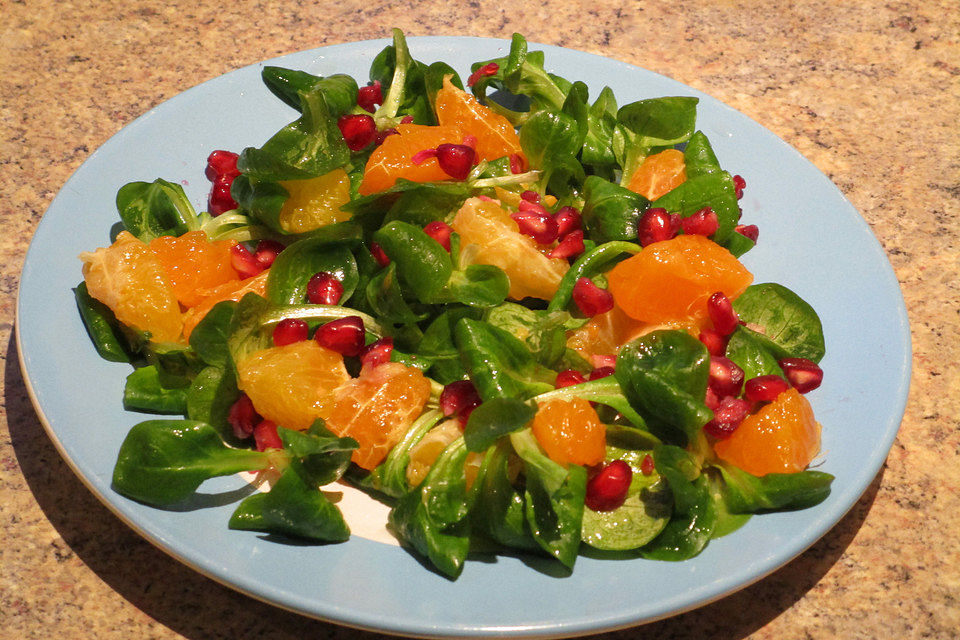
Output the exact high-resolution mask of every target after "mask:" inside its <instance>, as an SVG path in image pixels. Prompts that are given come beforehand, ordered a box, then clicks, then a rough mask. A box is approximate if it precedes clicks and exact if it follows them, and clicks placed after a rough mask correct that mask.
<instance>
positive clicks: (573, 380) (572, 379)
mask: <svg viewBox="0 0 960 640" xmlns="http://www.w3.org/2000/svg"><path fill="white" fill-rule="evenodd" d="M586 381H587V379H586V378H584V377H583V374H582V373H580V372H579V371H577V370H576V369H564V370H563V371H561V372H560V373H558V374H557V379H556V381H554V383H553V386H554V387H556V388H557V389H563V388H564V387H571V386H573V385H575V384H580V383H581V382H586Z"/></svg>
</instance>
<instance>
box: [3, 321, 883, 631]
mask: <svg viewBox="0 0 960 640" xmlns="http://www.w3.org/2000/svg"><path fill="white" fill-rule="evenodd" d="M5 376H6V384H5V389H4V400H5V404H6V409H7V421H8V425H9V429H10V438H11V442H12V445H13V449H14V452H15V453H16V456H17V462H18V463H19V465H20V469H21V470H22V472H23V475H24V478H25V479H26V481H27V484H28V485H29V487H30V490H31V492H32V493H33V496H34V498H35V499H36V501H37V503H38V504H39V506H40V508H41V509H42V510H43V512H44V514H45V515H46V517H47V519H48V520H49V521H50V523H51V524H52V525H53V526H54V527H55V528H56V530H57V532H58V533H59V534H60V536H61V537H62V538H63V540H64V542H65V543H66V544H67V545H69V547H70V549H71V550H72V551H73V552H74V553H75V554H76V555H77V556H78V557H79V558H80V560H82V561H83V562H84V564H86V565H87V567H89V568H90V569H91V570H92V571H94V572H95V573H96V574H97V576H99V577H100V579H102V580H103V581H104V582H106V583H107V584H108V585H110V587H111V588H112V589H113V590H114V591H116V592H117V593H118V594H120V596H122V597H123V598H125V599H126V600H127V601H129V602H130V603H131V604H133V605H134V606H135V607H137V608H138V609H140V610H141V611H143V612H144V613H145V614H146V615H148V616H150V617H151V618H153V619H155V620H157V621H158V622H160V623H161V624H163V625H165V626H167V627H168V628H170V629H172V630H173V631H175V632H177V633H179V634H181V635H183V636H185V637H187V638H191V639H195V640H200V639H203V638H212V637H226V636H230V637H237V638H254V637H256V638H258V640H270V639H272V638H351V639H354V638H355V639H357V640H365V639H372V638H380V637H384V636H382V635H381V634H376V633H368V632H361V631H356V630H347V629H345V628H342V627H339V626H337V625H333V624H330V623H326V622H322V621H319V620H313V619H310V618H306V617H303V616H301V615H299V614H295V613H290V612H288V611H284V610H282V609H278V608H275V607H273V606H271V605H268V604H265V603H262V602H259V601H257V600H254V599H253V598H250V597H248V596H245V595H243V594H240V593H237V592H235V591H233V590H231V589H229V588H227V587H224V586H222V585H220V584H219V583H216V582H214V581H212V580H210V579H209V578H206V577H204V576H202V575H200V574H198V573H196V572H195V571H193V570H192V569H190V568H188V567H186V566H185V565H182V564H180V562H178V561H177V560H174V559H173V558H171V557H169V556H167V555H166V554H165V553H163V552H162V551H160V550H159V549H157V548H156V547H154V546H153V545H151V544H150V543H148V542H147V541H146V540H144V539H143V538H141V537H140V536H139V535H137V534H136V533H134V532H133V530H131V529H130V528H129V527H127V526H126V525H125V524H123V523H122V522H121V521H120V520H118V519H117V518H116V517H115V516H114V515H113V514H112V513H111V512H110V511H109V510H108V509H107V508H106V507H104V506H103V505H102V504H101V503H100V502H99V501H98V500H97V499H96V498H95V497H94V496H93V494H91V493H90V492H89V491H88V490H87V489H86V487H85V486H84V485H83V484H82V483H81V482H80V480H79V479H78V478H77V477H76V476H75V475H74V474H73V473H72V471H71V470H70V468H69V467H68V466H67V464H66V463H65V462H64V461H63V459H62V458H61V457H60V455H59V453H58V452H57V450H56V449H55V448H54V446H53V444H52V443H51V441H50V439H49V438H48V437H47V435H46V432H45V431H44V429H43V426H42V425H41V424H40V421H39V419H38V418H37V415H36V413H35V412H34V410H33V406H32V405H31V404H30V400H29V398H28V396H27V391H26V387H25V385H24V381H23V377H22V375H21V372H20V362H19V358H18V357H17V350H16V345H15V342H14V338H13V337H12V336H11V339H10V342H9V344H8V348H7V358H6V370H5ZM882 478H883V470H881V471H880V473H879V474H877V477H876V478H874V480H873V482H872V483H871V484H870V486H869V487H868V488H867V490H866V492H865V493H864V495H863V496H861V498H860V500H859V501H858V502H857V503H856V504H855V505H854V507H853V508H852V509H851V510H850V512H849V513H848V514H847V515H846V516H845V517H844V518H843V519H842V520H841V521H840V522H839V523H838V524H837V525H836V526H835V527H834V528H833V529H831V530H830V531H829V532H828V533H827V534H826V535H825V536H824V537H823V538H821V539H820V540H819V541H818V542H817V543H816V544H814V545H813V546H812V547H811V548H810V549H808V550H807V551H806V552H805V553H803V554H802V555H800V556H799V557H797V558H795V559H794V560H793V561H792V562H790V563H789V564H787V565H786V566H784V567H783V568H781V569H780V570H778V571H776V572H775V573H773V574H771V575H770V576H767V577H766V578H764V579H763V580H761V581H759V582H757V583H756V584H754V585H752V586H750V587H747V588H746V589H743V590H741V591H739V592H738V593H735V594H733V595H731V596H728V597H727V598H724V599H722V600H720V601H718V602H715V603H713V604H710V605H707V606H705V607H702V608H700V609H696V610H694V611H690V612H688V613H685V614H681V615H679V616H675V617H672V618H668V619H666V620H661V621H659V622H653V623H649V624H647V625H645V626H643V627H640V628H637V629H632V630H624V631H618V632H612V633H609V634H601V635H599V636H595V637H597V638H604V639H605V640H618V639H620V638H624V639H626V638H628V637H629V638H635V637H637V634H638V633H642V634H643V635H644V636H645V637H646V636H648V635H649V637H663V638H694V637H695V638H706V637H709V638H713V639H718V640H725V639H736V638H743V637H745V636H748V635H750V634H751V633H753V632H754V631H756V630H757V629H760V628H761V627H763V626H764V625H766V624H767V623H768V622H770V621H771V620H773V619H774V618H776V617H777V616H779V615H780V614H781V613H783V612H784V611H785V610H787V609H788V608H790V606H792V605H793V604H794V603H795V602H796V601H797V600H799V599H801V598H802V597H803V595H804V594H805V593H806V592H807V591H809V590H810V589H812V588H813V587H814V586H815V585H816V584H817V583H818V582H819V581H820V579H821V578H822V577H823V576H824V575H825V574H826V573H827V571H828V570H829V569H830V567H832V566H833V565H834V563H836V561H837V560H838V559H839V558H840V556H841V555H842V554H843V552H844V550H845V549H846V548H847V546H848V545H849V544H850V543H851V542H852V541H853V539H854V537H855V535H856V533H857V531H858V530H859V529H860V527H861V526H862V525H863V522H864V520H865V518H866V516H867V513H869V511H870V507H871V505H872V504H873V501H874V498H875V497H876V495H877V491H878V489H879V486H880V482H881V480H882ZM51 553H52V552H51ZM481 561H482V560H481ZM532 568H536V567H532ZM541 570H542V568H541Z"/></svg>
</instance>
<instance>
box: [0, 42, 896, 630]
mask: <svg viewBox="0 0 960 640" xmlns="http://www.w3.org/2000/svg"><path fill="white" fill-rule="evenodd" d="M408 43H409V46H410V50H411V53H412V54H413V56H414V57H415V58H416V59H418V60H422V61H424V62H427V63H430V62H433V61H440V60H442V61H445V62H447V63H448V64H450V65H451V66H453V67H454V68H455V69H456V70H457V71H458V72H460V73H461V74H462V75H463V76H464V77H466V75H467V74H468V73H469V70H470V64H471V63H473V62H475V61H480V60H485V59H490V58H495V57H500V56H503V55H506V52H507V51H509V48H510V43H509V41H506V40H495V39H485V38H466V37H411V38H409V39H408ZM387 44H389V41H388V40H375V41H366V42H357V43H350V44H343V45H336V46H330V47H323V48H319V49H314V50H311V51H303V52H300V53H295V54H291V55H287V56H283V57H281V58H276V59H274V60H270V61H267V62H264V63H260V64H257V65H252V66H249V67H246V68H243V69H239V70H237V71H234V72H231V73H228V74H226V75H224V76H221V77H219V78H216V79H213V80H210V81H208V82H206V83H204V84H202V85H199V86H197V87H194V88H192V89H190V90H188V91H186V92H184V93H183V94H181V95H179V96H177V97H175V98H173V99H171V100H169V101H167V102H165V103H163V104H161V105H160V106H158V107H156V108H155V109H153V110H151V111H149V112H148V113H146V114H144V115H143V116H141V117H140V118H139V119H137V120H136V121H134V122H133V123H131V124H130V125H128V126H127V127H126V128H124V129H123V130H122V131H121V132H119V133H118V134H117V135H115V136H114V137H113V138H111V139H110V140H109V141H107V142H106V143H105V144H104V145H103V146H102V147H101V148H100V149H98V150H97V151H96V152H94V153H93V154H91V156H90V157H89V159H88V160H87V161H86V162H85V163H84V164H83V166H81V167H80V168H79V169H78V170H77V172H76V173H75V174H74V175H73V177H71V178H70V179H69V181H68V182H67V183H66V184H65V185H64V186H63V188H62V190H61V192H60V194H59V195H58V196H57V197H56V199H55V200H54V201H53V203H52V204H51V205H50V208H49V209H48V211H47V212H46V214H45V216H44V217H43V219H42V221H41V222H40V224H39V226H38V228H37V231H36V233H35V235H34V238H33V240H32V242H31V245H30V248H29V250H28V252H27V256H26V260H25V262H24V267H23V273H22V278H21V283H20V291H19V297H18V303H17V305H18V306H17V325H16V330H17V338H18V348H19V352H20V361H21V366H22V368H23V373H24V379H25V381H26V384H27V387H28V390H29V392H30V395H31V398H32V400H33V402H34V406H35V407H36V409H37V412H38V414H39V416H40V419H41V421H42V422H43V424H44V426H45V428H46V429H47V431H48V433H49V435H50V437H51V439H52V440H53V442H54V444H55V445H56V446H57V448H58V450H59V451H60V453H61V455H63V457H64V458H65V459H66V461H67V462H68V463H69V464H70V466H71V467H72V468H73V470H74V471H75V472H76V473H77V475H78V476H79V477H80V478H81V479H82V480H83V482H84V483H85V484H86V486H87V487H88V488H89V489H90V490H91V491H92V492H93V493H94V494H96V495H97V496H98V498H99V499H100V500H102V501H103V502H104V504H106V505H107V506H108V507H109V508H110V509H111V510H112V511H113V512H114V513H115V514H116V515H117V516H118V517H119V518H120V519H122V520H123V521H124V522H125V523H127V524H128V525H129V526H131V527H132V528H133V529H135V530H136V531H137V532H138V533H140V534H141V535H142V536H144V537H145V538H146V539H148V540H150V541H151V542H152V543H154V544H156V545H157V546H158V547H160V548H161V549H163V550H164V551H166V552H167V553H169V554H170V555H172V556H173V557H175V558H177V559H178V560H180V561H182V562H184V563H185V564H187V565H189V566H190V567H192V568H194V569H195V570H197V571H199V572H200V573H202V574H204V575H206V576H208V577H210V578H212V579H214V580H217V581H219V582H221V583H223V584H226V585H228V586H230V587H232V588H235V589H237V590H239V591H241V592H243V593H246V594H249V595H251V596H253V597H255V598H259V599H261V600H264V601H267V602H270V603H272V604H275V605H278V606H280V607H283V608H286V609H290V610H293V611H296V612H299V613H302V614H304V615H308V616H312V617H316V618H321V619H325V620H330V621H333V622H336V623H339V624H343V625H348V626H353V627H358V628H364V629H372V630H379V631H384V632H388V633H395V634H402V635H414V636H428V637H450V636H471V637H476V636H532V637H537V636H550V637H556V636H573V635H579V634H585V633H590V632H598V631H605V630H612V629H617V628H622V627H627V626H631V625H636V624H641V623H644V622H649V621H653V620H656V619H659V618H663V617H667V616H670V615H674V614H677V613H680V612H683V611H686V610H689V609H692V608H695V607H698V606H701V605H704V604H706V603H708V602H711V601H714V600H716V599H719V598H721V597H723V596H725V595H727V594H730V593H732V592H734V591H736V590H738V589H741V588H743V587H745V586H747V585H749V584H751V583H753V582H755V581H757V580H759V579H761V578H763V577H764V576H766V575H768V574H770V573H771V572H773V571H775V570H776V569H777V568H779V567H781V566H783V565H784V564H786V563H787V562H789V561H790V560H791V559H792V558H794V557H795V556H797V555H798V554H800V553H801V552H803V551H804V550H805V549H806V548H807V547H809V546H810V545H811V544H813V543H814V542H815V541H816V540H818V539H819V538H820V537H821V536H823V535H824V534H825V533H826V532H827V531H829V530H830V528H831V527H833V526H834V525H835V524H836V523H837V522H838V521H839V520H840V519H841V518H842V517H843V515H844V514H845V513H846V512H847V511H848V510H849V509H850V508H851V507H852V506H853V504H854V503H855V502H856V501H857V499H858V498H859V497H860V495H861V494H862V493H863V491H864V490H865V489H866V488H867V487H868V486H869V484H870V482H871V481H872V480H873V478H874V476H875V475H876V473H877V472H878V471H879V469H880V466H881V465H882V464H883V461H884V459H885V458H886V456H887V453H888V451H889V448H890V446H891V445H892V443H893V439H894V437H895V436H896V433H897V429H898V427H899V425H900V420H901V418H902V416H903V411H904V407H905V403H906V396H907V390H908V384H909V377H910V334H909V327H908V323H907V315H906V310H905V308H904V303H903V298H902V296H901V293H900V290H899V286H898V284H897V281H896V278H895V276H894V274H893V271H892V269H891V267H890V265H889V263H888V261H887V258H886V255H885V253H884V251H883V249H882V247H881V246H880V244H879V243H878V242H877V240H876V239H875V238H874V236H873V235H872V234H871V232H870V229H869V227H868V226H867V224H866V223H865V222H864V220H863V219H862V218H861V217H860V215H859V214H858V213H857V211H856V210H855V209H854V208H853V207H852V206H851V205H850V203H849V202H847V200H846V199H845V198H844V197H843V195H842V194H841V193H840V191H839V190H838V189H837V188H836V187H835V186H834V185H833V184H832V183H831V182H830V180H829V179H828V178H827V177H826V176H824V175H823V174H822V173H821V172H820V171H819V170H817V169H816V168H815V167H814V166H813V165H812V164H811V163H810V162H809V161H807V160H806V159H804V158H803V157H802V156H801V155H800V154H799V153H797V152H796V151H795V150H794V149H792V148H791V147H790V146H789V145H787V144H786V143H784V142H783V141H781V140H780V139H779V138H777V137H776V136H775V135H774V134H772V133H771V132H770V131H768V130H766V129H765V128H763V127H762V126H760V125H759V124H757V123H756V122H754V121H752V120H750V119H749V118H747V117H746V116H744V115H743V114H741V113H739V112H737V111H736V110H734V109H732V108H730V107H727V106H726V105H724V104H722V103H720V102H719V101H717V100H715V99H713V98H711V97H709V96H707V95H705V94H703V93H700V92H698V91H695V90H693V89H691V88H689V87H687V86H685V85H683V84H680V83H678V82H676V81H674V80H671V79H669V78H666V77H664V76H661V75H658V74H655V73H652V72H649V71H646V70H643V69H641V68H638V67H635V66H631V65H628V64H625V63H622V62H617V61H614V60H610V59H608V58H604V57H601V56H596V55H591V54H586V53H582V52H577V51H573V50H569V49H563V48H558V47H552V46H546V45H537V44H531V45H530V49H531V50H538V49H539V50H543V51H544V52H545V54H546V67H547V70H548V71H552V72H555V73H557V74H559V75H562V76H564V77H566V78H568V79H570V80H583V81H584V82H586V83H587V85H588V86H589V88H590V93H591V95H594V96H595V95H596V94H597V93H598V92H599V91H600V90H601V89H602V88H603V87H604V86H609V87H610V88H611V89H613V91H614V93H615V94H616V96H617V98H618V100H622V101H623V102H624V103H626V102H630V101H634V100H639V99H642V98H654V97H660V96H670V95H682V96H695V97H697V98H699V99H700V102H699V105H698V118H697V120H698V126H699V128H700V129H702V130H703V131H704V133H706V134H707V136H708V137H709V138H710V140H711V142H712V144H713V147H714V150H715V152H716V154H717V156H718V158H719V159H720V161H721V163H722V164H723V166H725V167H727V168H729V169H730V170H731V171H732V172H735V173H738V174H740V175H742V176H744V178H745V179H746V181H747V185H748V187H747V189H746V192H745V195H744V199H743V201H742V203H741V204H742V207H743V209H744V211H745V212H746V215H748V216H749V222H750V223H752V224H757V225H758V226H759V228H760V233H761V237H760V241H759V243H758V245H757V246H756V248H754V249H753V250H751V251H750V252H749V253H748V254H746V255H745V256H744V258H743V262H744V264H745V266H746V267H747V268H748V269H749V270H750V271H751V272H752V273H753V274H754V275H755V278H756V281H757V282H779V283H782V284H784V285H786V286H788V287H790V289H792V290H793V291H795V292H796V293H797V294H799V295H800V296H801V297H802V298H803V299H804V300H806V301H808V302H809V303H810V304H811V305H812V306H813V307H814V308H815V309H816V310H817V311H818V313H819V314H820V318H821V320H822V323H823V330H824V335H825V338H826V345H827V354H826V357H825V358H824V359H823V360H822V361H821V366H822V368H823V370H824V371H825V373H826V378H825V381H824V384H823V386H822V387H821V388H820V389H818V390H816V391H814V392H813V393H811V394H810V395H809V399H810V401H811V403H812V404H813V407H814V410H815V412H816V415H817V418H818V420H819V421H820V423H821V424H822V425H823V440H822V455H821V458H820V462H819V464H820V465H821V466H820V467H819V468H820V469H821V470H823V471H828V472H829V473H831V474H833V475H834V476H835V477H836V479H835V480H834V483H833V489H832V493H831V495H830V496H829V498H828V499H827V500H825V501H824V502H823V503H821V504H819V505H818V506H816V507H813V508H810V509H805V510H800V511H788V512H781V513H771V514H764V515H762V516H759V517H756V518H752V519H751V520H750V521H749V522H748V523H747V524H746V525H745V526H744V527H743V528H742V529H740V530H738V531H736V532H734V533H733V534H731V535H728V536H726V537H722V538H719V539H716V540H714V541H712V542H711V544H710V545H709V546H708V547H707V548H706V549H705V550H704V551H703V553H701V554H700V555H699V556H697V557H695V558H692V559H690V560H686V561H683V562H676V563H671V562H657V561H651V560H643V559H616V560H613V559H605V558H601V557H596V556H594V557H591V556H586V557H580V558H579V559H578V561H577V564H576V566H575V568H574V570H573V571H572V573H569V574H568V573H565V572H564V573H560V572H558V571H557V570H556V567H555V565H554V564H553V563H551V562H549V561H547V560H544V561H541V560H540V559H539V558H535V557H532V556H524V555H497V556H494V555H484V554H476V555H472V556H471V557H470V560H469V561H468V562H467V565H466V567H465V569H464V571H463V573H462V575H461V576H460V577H459V578H458V579H457V580H455V581H451V580H449V579H447V578H445V577H443V576H442V575H440V574H438V573H436V572H434V571H431V570H428V569H427V568H426V567H425V566H424V565H423V564H421V562H420V561H418V560H417V558H416V557H415V556H414V555H411V554H409V553H407V552H405V551H404V550H402V549H401V548H399V547H398V546H397V545H395V544H389V543H385V541H384V539H383V538H382V536H381V534H380V533H379V532H378V528H377V526H376V525H375V524H373V525H369V526H368V527H366V528H365V527H364V526H357V527H354V531H355V532H359V534H358V533H355V535H354V536H352V537H351V539H350V540H349V541H348V542H345V543H341V544H328V545H300V544H283V543H278V542H277V541H276V539H275V538H271V537H270V536H265V535H257V534H252V533H251V532H248V531H237V530H231V529H228V528H227V521H228V520H229V518H230V514H231V513H232V510H233V508H234V505H232V504H231V503H232V502H233V500H226V499H222V498H223V496H224V494H226V495H233V496H236V495H237V494H239V493H243V492H244V491H245V490H246V489H245V488H246V486H247V485H246V483H245V481H244V480H243V479H242V478H239V477H227V478H219V479H217V480H212V481H209V482H207V483H205V484H204V485H203V486H202V487H201V489H200V493H199V494H198V495H197V496H196V497H195V498H194V499H192V500H191V501H189V502H188V503H187V504H185V505H178V507H177V508H176V509H157V508H154V507H149V506H146V505H143V504H140V503H137V502H135V501H132V500H129V499H127V498H125V497H123V496H121V495H120V494H118V493H116V492H114V491H113V490H112V489H111V477H112V472H113V466H114V463H115V461H116V455H117V451H118V449H119V447H120V444H121V442H122V441H123V439H124V437H125V436H126V434H127V432H128V431H129V430H130V427H131V426H132V425H134V424H135V423H137V422H140V421H142V420H143V419H144V416H143V414H137V413H132V412H128V411H125V410H124V409H123V407H122V404H121V401H120V398H121V397H122V392H123V387H124V380H125V377H126V375H127V373H128V372H129V367H128V366H127V365H123V364H117V363H111V362H107V361H105V360H102V359H100V358H99V356H98V355H97V353H96V351H95V350H94V348H93V346H92V345H91V344H90V341H89V338H88V336H87V334H86V331H85V329H84V326H83V323H82V321H81V319H80V316H79V314H78V313H77V311H76V305H75V303H74V296H73V291H72V289H73V287H75V286H76V285H77V283H78V282H80V280H81V271H80V261H79V260H78V259H77V255H78V254H79V253H81V252H82V251H85V250H90V249H92V248H94V247H98V246H106V245H107V244H109V231H110V228H111V226H112V225H113V224H115V223H116V221H117V212H116V209H115V204H114V202H115V196H116V192H117V189H118V188H119V187H120V186H122V185H123V184H126V183H127V182H131V181H135V180H143V181H152V180H154V179H155V178H158V177H162V178H164V179H167V180H174V181H180V183H181V184H182V185H183V188H184V190H185V192H186V194H187V196H188V197H189V198H190V200H191V201H192V202H193V203H194V205H195V206H196V207H197V208H198V209H202V208H204V205H205V202H206V195H207V193H208V191H209V186H210V185H209V182H208V181H207V180H206V179H205V178H204V175H203V169H204V166H205V163H206V158H207V155H208V154H209V153H210V151H212V150H214V149H230V150H234V151H240V150H241V149H243V148H244V147H248V146H258V145H260V144H262V143H263V142H264V141H265V140H266V139H267V138H269V137H270V135H272V134H273V133H274V132H275V131H276V130H277V129H278V128H280V127H281V126H283V125H284V124H286V123H288V122H290V121H292V120H293V119H294V118H295V117H296V114H295V112H294V111H293V110H292V109H289V108H287V107H285V106H283V105H282V104H280V103H278V102H277V100H276V98H275V97H274V96H272V95H271V94H270V92H269V91H268V90H267V89H266V87H264V86H263V84H262V82H261V80H260V70H261V68H262V67H263V66H264V65H267V64H270V65H278V66H283V67H288V68H292V69H302V70H305V71H308V72H310V73H312V74H314V75H318V76H327V75H331V74H334V73H347V74H349V75H352V76H353V77H355V78H357V79H358V81H360V82H361V83H362V82H364V81H365V80H366V78H367V74H368V70H369V68H370V63H371V61H372V60H373V58H374V57H375V56H376V54H377V53H379V52H380V51H381V50H382V49H383V47H384V46H386V45H387ZM867 318H868V319H869V321H868V322H867V321H865V319H867ZM343 504H344V511H345V515H346V518H347V521H348V522H349V523H351V525H354V523H355V522H360V521H361V520H362V516H363V515H364V514H363V513H359V512H360V511H363V510H364V509H365V507H364V505H363V503H362V502H359V503H356V502H349V501H345V502H344V503H343ZM351 511H354V512H355V513H351ZM376 513H378V514H382V511H377V512H376ZM368 530H369V532H368Z"/></svg>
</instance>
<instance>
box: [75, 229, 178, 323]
mask: <svg viewBox="0 0 960 640" xmlns="http://www.w3.org/2000/svg"><path fill="white" fill-rule="evenodd" d="M80 260H81V261H82V262H83V279H84V281H85V282H86V283H87V290H88V291H89V292H90V295H91V296H93V297H94V298H96V299H97V300H99V301H100V302H102V303H103V304H105V305H107V306H108V307H109V308H110V310H111V311H113V313H114V315H116V316H117V320H119V321H120V322H122V323H123V324H125V325H127V326H129V327H133V328H134V329H138V330H140V331H149V332H150V334H151V339H152V340H154V341H155V342H175V341H177V340H179V339H180V333H181V332H182V330H183V320H182V319H181V317H180V305H179V304H177V298H176V296H175V295H174V293H173V290H172V288H171V287H170V283H169V281H168V280H167V278H166V274H165V273H164V269H163V265H162V264H161V262H160V260H159V259H158V258H157V256H156V254H154V253H153V252H152V251H150V248H149V247H148V246H147V245H146V244H144V243H143V242H141V241H140V240H138V239H137V238H136V237H135V236H133V235H132V234H131V233H129V232H127V231H121V232H120V233H119V234H118V235H117V239H116V241H115V242H114V243H113V244H112V245H110V246H109V247H107V248H100V249H97V250H96V251H93V252H89V251H87V252H84V253H81V254H80Z"/></svg>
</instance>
